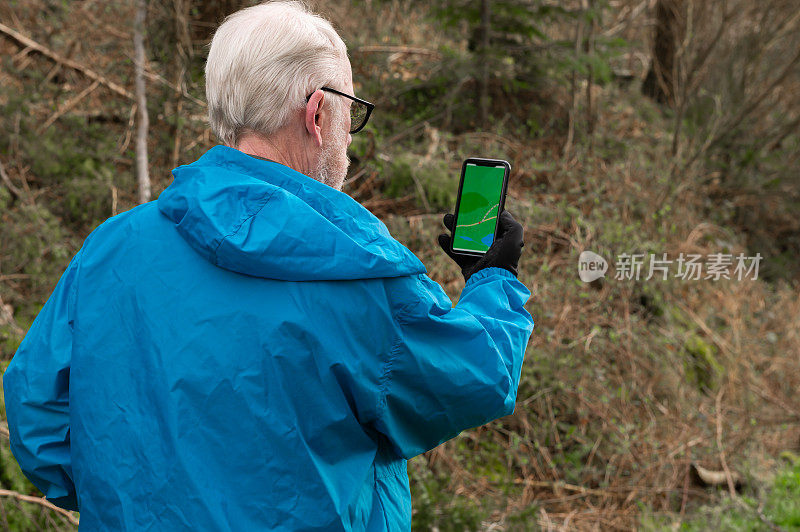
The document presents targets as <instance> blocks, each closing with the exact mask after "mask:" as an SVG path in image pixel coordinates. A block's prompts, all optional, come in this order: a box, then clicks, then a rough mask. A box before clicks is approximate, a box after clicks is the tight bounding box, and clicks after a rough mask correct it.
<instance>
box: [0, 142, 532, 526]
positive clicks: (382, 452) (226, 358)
mask: <svg viewBox="0 0 800 532" xmlns="http://www.w3.org/2000/svg"><path fill="white" fill-rule="evenodd" d="M173 173H174V176H175V179H174V182H173V183H172V184H171V185H170V186H169V187H168V188H167V189H166V190H165V191H164V192H163V193H162V194H161V196H160V197H159V198H158V200H157V201H153V202H150V203H147V204H144V205H140V206H138V207H136V208H134V209H132V210H130V211H128V212H126V213H123V214H120V215H118V216H115V217H113V218H110V219H109V220H107V221H106V222H105V223H103V224H102V225H101V226H100V227H98V228H97V229H96V230H95V231H94V232H92V233H91V234H90V235H89V237H88V238H87V239H86V241H85V243H84V245H83V247H82V248H81V250H80V251H79V252H78V253H77V254H76V255H75V257H74V258H73V259H72V261H71V262H70V264H69V267H68V268H67V270H66V272H65V273H64V274H63V276H62V277H61V279H60V281H59V282H58V285H57V286H56V288H55V290H54V292H53V294H52V295H51V296H50V298H49V300H48V301H47V303H46V304H45V306H44V308H43V309H42V311H41V312H40V313H39V315H38V316H37V318H36V320H35V322H34V323H33V325H32V327H31V329H30V331H29V332H28V334H27V336H26V337H25V339H24V341H23V342H22V344H21V345H20V347H19V350H18V351H17V353H16V355H15V356H14V358H13V360H12V362H11V364H10V366H9V368H8V370H7V371H6V372H5V375H4V378H3V383H4V392H5V404H6V412H7V416H8V422H9V429H10V432H11V448H12V451H13V453H14V456H15V457H16V458H17V460H18V462H19V464H20V466H21V467H22V469H23V471H24V472H25V474H26V475H27V476H28V478H30V479H31V481H32V482H33V483H34V484H35V485H36V486H37V487H38V488H39V489H41V490H42V492H43V493H44V494H45V495H46V496H47V498H48V499H50V500H51V501H52V502H54V503H55V504H58V505H59V506H61V507H63V508H68V509H79V510H80V512H81V515H80V519H81V529H83V530H104V531H105V530H132V531H143V530H164V531H176V530H192V531H197V530H210V531H211V530H213V531H256V530H369V531H375V530H409V529H410V524H411V496H410V492H409V482H408V474H407V470H406V459H408V458H411V457H413V456H415V455H417V454H419V453H422V452H424V451H427V450H429V449H431V448H433V447H436V446H437V445H439V444H440V443H442V442H444V441H446V440H448V439H450V438H452V437H454V436H456V435H457V434H458V433H459V432H460V431H462V430H464V429H467V428H470V427H475V426H478V425H481V424H484V423H486V422H488V421H490V420H493V419H495V418H498V417H501V416H504V415H507V414H510V413H511V412H512V411H513V410H514V401H515V398H516V393H517V386H518V383H519V377H520V370H521V366H522V359H523V354H524V352H525V347H526V344H527V341H528V338H529V337H530V334H531V331H532V328H533V321H532V319H531V316H530V314H529V313H528V312H527V311H526V310H525V309H524V308H523V304H524V303H525V302H526V301H527V299H528V298H529V296H530V293H529V291H528V290H527V289H526V288H525V286H524V285H523V284H522V283H521V282H519V281H518V280H517V279H516V278H514V276H512V275H511V274H510V273H509V272H507V271H506V270H503V269H500V268H487V269H485V270H482V271H480V272H478V273H476V274H475V275H473V276H472V277H471V278H470V280H469V282H467V283H466V286H465V288H464V291H463V292H462V294H461V297H460V300H459V302H458V304H457V305H456V306H455V307H453V306H452V304H451V301H450V299H449V298H448V297H447V295H446V294H445V292H444V291H443V290H442V288H441V287H440V286H439V285H438V284H437V283H435V282H433V281H432V280H431V279H430V278H429V277H428V276H427V275H426V273H425V268H424V266H423V265H422V263H421V262H420V261H419V260H418V259H417V258H416V257H415V256H414V255H413V254H412V253H411V252H410V251H409V250H408V249H406V248H405V247H404V246H403V245H401V244H400V243H399V242H397V241H396V240H395V239H393V238H392V237H391V236H390V235H389V232H388V231H387V229H386V227H385V226H384V224H383V223H382V222H381V221H380V220H378V219H377V218H376V217H375V216H373V215H372V214H371V213H369V212H368V211H367V210H366V209H365V208H363V207H362V206H361V205H359V204H358V203H357V202H356V201H354V200H353V199H352V198H350V197H349V196H348V195H347V194H344V193H342V192H339V191H337V190H334V189H332V188H330V187H329V186H327V185H324V184H322V183H319V182H317V181H315V180H313V179H311V178H310V177H307V176H305V175H303V174H300V173H298V172H296V171H294V170H291V169H290V168H288V167H286V166H283V165H280V164H278V163H273V162H268V161H263V160H259V159H256V158H253V157H250V156H248V155H245V154H243V153H241V152H239V151H237V150H234V149H231V148H227V147H223V146H217V147H215V148H212V149H211V150H209V151H208V152H207V153H206V154H205V155H203V156H202V157H201V158H200V159H199V160H198V161H196V162H195V163H193V164H190V165H187V166H181V167H179V168H177V169H176V170H174V172H173Z"/></svg>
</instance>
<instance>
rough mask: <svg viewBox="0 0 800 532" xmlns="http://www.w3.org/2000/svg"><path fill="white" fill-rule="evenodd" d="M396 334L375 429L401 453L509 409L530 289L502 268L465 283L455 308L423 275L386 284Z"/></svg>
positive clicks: (527, 327)
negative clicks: (392, 303) (387, 285)
mask: <svg viewBox="0 0 800 532" xmlns="http://www.w3.org/2000/svg"><path fill="white" fill-rule="evenodd" d="M389 283H390V286H389V290H390V294H389V295H390V299H391V300H392V301H394V303H395V304H394V305H393V307H394V309H393V314H394V319H395V322H396V331H397V335H396V339H395V340H394V342H393V343H392V348H391V351H390V353H389V356H388V359H387V361H386V366H385V369H384V372H383V375H382V379H381V386H380V388H381V396H380V397H381V398H380V402H379V407H378V418H377V421H376V428H377V429H378V430H379V431H380V432H382V433H383V434H384V435H385V436H387V438H388V439H389V441H390V442H391V443H392V445H393V446H394V448H395V451H396V452H397V453H398V454H399V455H400V456H402V457H404V458H411V457H413V456H416V455H417V454H420V453H423V452H425V451H428V450H430V449H432V448H434V447H436V446H437V445H439V444H440V443H442V442H444V441H447V440H449V439H450V438H452V437H454V436H456V435H458V433H460V432H461V431H462V430H465V429H468V428H471V427H476V426H479V425H483V424H484V423H487V422H489V421H491V420H493V419H496V418H499V417H502V416H505V415H508V414H511V413H512V412H513V411H514V404H515V401H516V397H517V387H518V386H519V379H520V372H521V369H522V360H523V357H524V355H525V348H526V346H527V343H528V339H529V338H530V335H531V332H532V330H533V319H532V318H531V315H530V314H529V313H528V311H527V310H525V308H523V305H524V304H525V302H526V301H527V300H528V298H529V297H530V292H529V291H528V289H527V288H526V287H525V286H524V285H523V284H522V283H521V282H520V281H519V280H517V279H516V278H515V277H514V276H513V275H512V274H511V273H510V272H508V271H506V270H504V269H502V268H486V269H484V270H481V271H479V272H477V273H475V274H474V275H472V276H471V277H470V278H469V280H468V281H467V283H466V285H465V287H464V290H463V292H462V293H461V297H460V299H459V302H458V304H457V305H456V306H455V307H453V306H452V303H451V301H450V298H449V297H448V296H447V294H446V293H445V292H444V290H443V289H442V287H441V286H439V285H438V284H437V283H435V282H434V281H433V280H431V279H430V278H429V277H428V276H427V275H419V276H416V277H405V278H397V279H394V280H391V281H389Z"/></svg>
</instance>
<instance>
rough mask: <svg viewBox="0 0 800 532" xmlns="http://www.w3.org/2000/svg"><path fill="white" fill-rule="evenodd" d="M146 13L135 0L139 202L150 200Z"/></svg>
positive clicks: (142, 0) (143, 3)
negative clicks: (145, 83)
mask: <svg viewBox="0 0 800 532" xmlns="http://www.w3.org/2000/svg"><path fill="white" fill-rule="evenodd" d="M146 14H147V0H137V2H136V20H135V22H134V28H133V48H134V63H135V82H136V106H137V108H138V124H137V126H136V180H137V181H138V183H139V203H147V202H148V201H150V171H149V170H148V163H147V129H148V128H149V126H150V118H149V117H148V115H147V97H146V96H145V93H144V66H145V54H144V29H145V25H144V21H145V16H146Z"/></svg>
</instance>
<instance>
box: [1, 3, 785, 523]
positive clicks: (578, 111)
mask: <svg viewBox="0 0 800 532" xmlns="http://www.w3.org/2000/svg"><path fill="white" fill-rule="evenodd" d="M252 3H254V2H248V1H240V0H218V1H213V2H212V1H205V2H200V1H197V0H163V1H158V2H156V1H146V0H105V1H97V0H73V1H67V0H10V1H6V2H3V3H1V4H0V106H1V107H0V109H2V112H0V359H1V360H2V367H3V368H4V367H5V365H7V363H8V361H9V360H10V359H11V357H12V356H13V354H14V352H15V351H16V348H17V347H18V345H19V343H20V342H21V341H22V338H23V337H24V335H25V332H26V331H27V329H28V328H29V327H30V325H31V323H32V321H33V319H34V318H35V317H36V315H37V313H38V311H39V310H40V309H41V307H42V305H43V304H44V302H45V301H46V300H47V298H48V296H49V295H50V293H51V292H52V290H53V288H54V286H55V284H56V282H57V281H58V279H59V277H60V275H61V274H62V273H63V271H64V269H65V268H66V266H67V264H68V262H69V260H70V258H71V257H72V256H73V255H74V254H75V253H76V252H77V250H78V249H79V248H80V246H81V244H82V242H83V241H84V239H85V238H86V236H87V235H88V234H89V232H91V231H92V230H93V229H94V228H95V227H97V226H98V225H99V224H100V223H102V222H103V221H105V220H106V219H107V218H108V217H110V216H113V215H115V214H118V213H120V212H123V211H125V210H127V209H130V208H132V207H134V206H135V205H137V204H138V203H140V202H141V201H147V200H149V199H155V198H157V197H158V194H159V193H160V192H161V191H162V190H164V188H166V187H167V186H168V185H169V184H170V182H171V180H172V177H171V174H170V170H171V169H172V168H174V167H176V166H178V165H180V164H186V163H189V162H192V161H194V160H196V159H197V158H198V157H199V156H200V155H201V154H202V153H203V152H204V151H205V150H207V149H208V148H209V147H211V146H213V145H214V144H216V140H215V139H214V138H213V135H212V134H211V133H210V130H209V129H208V125H207V121H206V106H205V102H204V81H203V65H204V58H205V55H206V53H207V44H208V42H209V40H210V37H211V35H212V33H213V30H214V28H215V27H216V26H217V25H218V24H219V23H220V21H221V20H222V19H223V18H224V17H225V15H227V14H229V13H231V12H233V11H235V10H237V9H239V8H240V7H243V6H246V5H251V4H252ZM310 3H311V5H312V6H313V7H314V8H315V9H316V10H318V11H319V12H321V13H322V14H323V15H325V16H326V17H328V18H329V19H330V20H332V21H333V23H334V25H335V26H336V27H337V29H338V30H339V31H340V33H341V35H342V36H343V38H344V40H345V41H346V43H347V44H348V48H349V53H350V58H351V62H352V66H353V73H354V82H355V86H356V93H357V95H359V96H361V97H362V98H365V99H367V100H370V101H372V102H374V103H375V104H376V110H375V112H374V113H373V116H372V119H371V120H370V123H369V125H368V126H367V128H366V129H365V130H364V131H363V132H362V133H359V134H357V135H355V136H354V141H353V144H352V146H351V148H350V150H351V158H352V161H353V163H352V165H351V169H350V172H349V175H348V180H347V181H346V183H345V185H344V189H343V190H344V191H345V192H346V193H348V194H350V195H351V196H352V197H354V198H355V199H356V200H358V201H359V202H361V203H362V204H363V205H364V206H365V207H367V208H368V209H370V210H371V211H372V212H374V213H375V214H376V215H378V216H379V217H380V218H381V219H383V220H384V221H385V222H386V224H387V225H388V227H389V229H390V230H391V232H392V234H393V235H395V236H396V237H397V238H398V239H399V240H400V241H401V242H403V243H404V244H405V245H407V246H408V247H409V248H410V249H411V250H413V251H414V252H415V253H416V254H417V255H418V256H419V257H420V258H421V259H422V261H423V262H424V263H425V264H426V266H427V267H428V270H429V274H430V275H431V277H432V278H433V279H435V280H436V281H438V282H439V283H441V284H442V285H443V286H444V287H445V288H446V290H447V291H448V293H449V294H450V295H451V296H452V297H453V300H454V301H456V300H457V297H458V294H459V292H460V290H461V288H462V287H463V281H462V279H461V276H460V273H459V272H458V271H457V269H456V267H455V266H454V265H453V264H452V263H451V262H450V260H449V259H448V258H447V257H446V256H445V255H444V254H443V253H442V252H441V250H439V249H438V246H437V245H436V244H435V239H436V235H437V234H438V233H439V232H440V231H441V230H442V226H441V216H442V214H443V213H445V212H448V211H451V210H452V208H453V204H454V200H455V197H454V196H455V191H456V189H457V184H458V177H459V169H460V165H461V161H463V159H465V158H466V157H469V156H482V157H493V158H501V159H506V160H508V161H510V162H511V164H512V174H511V179H510V184H509V198H508V201H507V208H508V209H509V210H510V211H512V212H513V213H514V215H515V216H516V217H517V218H518V219H519V220H520V221H521V222H522V223H523V224H524V225H525V231H526V233H525V234H526V242H527V243H526V246H525V248H524V254H523V258H522V260H521V271H520V278H521V279H522V280H523V281H524V282H525V284H526V285H528V286H529V287H530V288H531V290H532V292H533V297H532V298H531V300H530V302H529V303H528V309H529V310H530V311H531V313H532V314H533V316H534V318H535V321H536V328H535V330H534V333H533V336H532V338H531V341H530V344H529V346H528V349H527V352H526V359H525V364H524V367H523V375H522V381H521V384H520V388H519V394H518V399H517V405H516V410H515V412H514V414H513V415H511V416H508V417H505V418H503V419H501V420H498V421H496V422H493V423H491V424H489V425H487V426H484V427H480V428H477V429H474V430H470V431H466V432H464V433H462V434H461V435H460V436H458V437H457V438H455V439H453V440H451V441H449V442H447V443H446V444H444V445H442V446H440V447H438V448H436V449H434V450H433V451H430V452H428V453H425V454H424V455H420V456H418V457H416V458H414V459H413V460H410V461H409V464H408V470H409V475H410V478H411V490H412V496H413V507H414V513H413V525H414V529H415V530H442V531H444V530H453V531H455V530H536V529H545V530H561V529H564V530H596V529H602V530H616V529H623V530H628V529H631V528H641V529H648V530H662V529H664V530H666V529H670V530H673V529H683V530H706V529H708V530H719V529H736V530H791V529H798V528H800V460H799V459H798V456H797V454H796V453H799V452H800V398H798V395H797V393H796V390H797V389H798V385H799V384H800V357H798V351H799V349H800V336H799V335H798V331H800V298H798V294H797V291H798V278H799V276H800V269H799V268H798V257H799V256H800V238H798V230H800V218H798V216H797V213H798V200H799V199H800V180H799V179H798V177H799V176H798V169H799V166H798V157H799V156H800V149H798V141H800V136H799V135H798V126H800V6H798V4H797V2H796V1H795V0H761V1H755V0H712V1H701V0H567V1H563V2H559V1H554V0H471V1H469V0H441V1H431V2H415V1H412V0H346V1H341V0H340V1H333V0H318V1H315V2H310ZM142 90H144V92H142ZM145 111H146V113H145ZM145 177H146V178H147V179H145ZM584 251H593V252H595V253H597V254H599V255H600V256H602V257H604V258H606V259H607V260H608V262H609V264H610V266H609V270H608V272H607V273H606V275H605V277H604V278H601V279H598V280H596V281H593V282H591V283H584V282H582V281H581V280H580V278H579V276H578V257H579V255H580V254H581V253H582V252H584ZM637 254H640V255H642V257H643V258H644V262H643V265H642V270H641V275H640V276H639V277H638V278H636V277H635V276H634V275H633V272H632V271H630V270H626V268H625V267H624V264H623V263H624V261H625V260H626V259H625V257H626V256H628V257H630V256H632V255H637ZM664 254H666V257H665V255H664ZM681 254H683V256H685V257H688V256H690V255H699V256H700V257H702V258H703V259H704V260H705V261H706V263H705V264H706V266H708V265H709V262H708V261H710V260H715V259H713V257H714V256H715V255H716V256H717V257H718V258H719V257H733V258H734V259H735V257H737V256H739V255H741V256H743V257H754V256H757V255H760V256H761V257H762V260H761V262H760V264H759V269H758V274H757V279H754V278H753V277H754V275H749V276H745V278H743V279H738V278H737V276H736V275H734V270H733V266H731V267H730V270H729V275H728V277H730V278H725V276H724V275H713V273H712V270H711V269H707V270H705V271H703V275H702V276H701V277H700V278H699V279H690V278H685V276H684V277H681V276H680V275H679V266H680V265H679V264H678V262H677V259H678V258H679V257H681V256H682V255H681ZM665 258H666V259H668V260H671V261H674V262H671V263H669V268H670V269H669V271H668V272H667V274H666V275H664V276H662V274H661V270H658V269H657V268H656V269H655V272H657V273H656V275H654V276H651V277H650V278H649V279H648V278H647V277H648V273H649V269H650V265H651V264H652V265H654V266H657V265H658V264H661V265H663V264H664V263H658V262H657V261H658V260H662V259H665ZM734 262H735V261H734ZM727 272H728V270H726V273H727ZM751 273H752V272H751ZM0 433H2V434H0V527H3V528H4V529H6V530H26V531H27V530H74V529H75V528H76V524H77V522H78V519H79V516H78V515H77V514H71V513H66V512H59V511H57V510H56V509H53V508H52V507H49V506H48V504H47V503H46V501H44V500H43V499H41V498H40V497H41V494H40V493H39V492H38V491H37V490H36V489H35V488H34V487H33V486H32V485H31V484H30V483H29V482H28V481H27V480H26V479H25V478H24V477H23V475H22V474H21V472H20V471H19V469H18V466H17V465H16V462H15V461H14V458H13V456H12V455H11V453H10V450H9V447H8V439H7V436H8V429H7V426H5V425H0Z"/></svg>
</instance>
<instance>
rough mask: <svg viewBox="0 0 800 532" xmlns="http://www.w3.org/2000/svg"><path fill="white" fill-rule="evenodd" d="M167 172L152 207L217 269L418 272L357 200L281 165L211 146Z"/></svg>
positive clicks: (287, 273)
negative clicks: (166, 183) (168, 180)
mask: <svg viewBox="0 0 800 532" xmlns="http://www.w3.org/2000/svg"><path fill="white" fill-rule="evenodd" d="M172 174H173V176H174V177H175V179H174V181H173V182H172V184H171V185H170V186H169V187H167V189H166V190H164V192H162V193H161V195H160V196H159V197H158V209H159V210H160V211H161V213H162V214H164V216H166V217H167V218H169V219H170V220H172V221H173V222H174V223H175V227H176V229H177V230H178V233H179V234H180V235H181V236H182V237H183V239H184V240H186V242H188V243H189V245H190V246H191V247H192V248H194V249H195V250H196V251H197V252H198V253H200V254H201V255H202V256H203V257H205V258H206V259H207V260H208V261H210V262H211V263H213V264H215V265H217V266H219V267H221V268H225V269H227V270H232V271H235V272H238V273H244V274H247V275H253V276H256V277H263V278H268V279H281V280H286V281H316V280H341V279H369V278H379V277H397V276H401V275H410V274H418V273H424V272H425V266H424V265H423V264H422V263H421V262H420V260H419V259H418V258H417V257H416V256H415V255H414V254H413V253H412V252H411V251H409V250H408V249H407V248H406V247H405V246H403V245H402V244H401V243H400V242H398V241H397V240H395V239H394V238H393V237H392V236H391V235H390V234H389V231H388V229H387V228H386V226H385V225H384V224H383V222H381V221H380V220H379V219H378V218H377V217H375V216H374V215H373V214H372V213H371V212H369V211H368V210H367V209H365V208H364V207H363V206H361V205H360V204H359V203H358V202H356V201H355V200H353V199H352V198H351V197H350V196H348V195H347V194H345V193H343V192H340V191H338V190H335V189H333V188H331V187H329V186H328V185H325V184H323V183H320V182H319V181H316V180H314V179H312V178H310V177H308V176H306V175H304V174H301V173H299V172H297V171H295V170H292V169H291V168H289V167H287V166H284V165H282V164H279V163H275V162H272V161H264V160H261V159H257V158H255V157H251V156H249V155H247V154H245V153H242V152H240V151H239V150H236V149H233V148H228V147H226V146H215V147H214V148H211V149H210V150H209V151H207V152H206V153H205V154H204V155H203V156H202V157H200V159H198V160H197V161H195V162H194V163H192V164H189V165H184V166H179V167H178V168H176V169H175V170H173V171H172Z"/></svg>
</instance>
